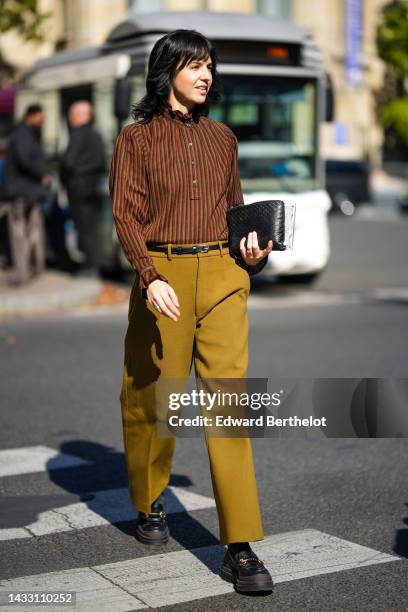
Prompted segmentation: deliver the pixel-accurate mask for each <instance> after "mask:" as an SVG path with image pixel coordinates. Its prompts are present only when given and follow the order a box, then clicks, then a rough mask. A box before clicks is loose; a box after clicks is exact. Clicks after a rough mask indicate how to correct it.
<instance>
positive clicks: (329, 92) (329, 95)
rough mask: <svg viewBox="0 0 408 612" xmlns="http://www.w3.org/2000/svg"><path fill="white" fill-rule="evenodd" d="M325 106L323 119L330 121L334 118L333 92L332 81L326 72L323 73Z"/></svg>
mask: <svg viewBox="0 0 408 612" xmlns="http://www.w3.org/2000/svg"><path fill="white" fill-rule="evenodd" d="M324 89H325V98H326V100H325V108H326V114H325V118H324V120H325V121H327V122H329V123H330V122H331V121H333V120H334V93H333V83H332V80H331V78H330V75H329V74H328V73H327V72H326V74H325V88H324Z"/></svg>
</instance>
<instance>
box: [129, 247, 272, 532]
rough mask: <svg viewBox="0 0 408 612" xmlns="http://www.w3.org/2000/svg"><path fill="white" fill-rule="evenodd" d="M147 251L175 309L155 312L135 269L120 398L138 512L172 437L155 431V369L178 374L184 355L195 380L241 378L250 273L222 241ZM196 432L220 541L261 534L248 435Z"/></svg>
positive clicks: (163, 479) (163, 473) (161, 483)
mask: <svg viewBox="0 0 408 612" xmlns="http://www.w3.org/2000/svg"><path fill="white" fill-rule="evenodd" d="M207 244H214V243H207ZM149 254H150V255H151V256H152V257H153V261H154V264H155V266H156V268H157V269H158V271H159V272H160V273H161V274H163V275H164V276H166V278H168V280H169V283H170V285H171V286H172V287H173V289H174V290H175V292H176V294H177V297H178V300H179V304H180V313H181V314H180V318H179V319H178V321H173V320H171V319H169V318H168V317H166V316H165V315H163V314H160V313H158V312H157V311H156V310H155V309H154V307H153V306H151V305H150V304H149V302H148V301H147V299H145V298H144V297H143V296H142V294H141V291H140V289H139V288H138V280H139V279H138V277H137V275H136V280H135V283H134V285H133V288H132V292H131V295H130V300H129V313H128V320H129V324H128V329H127V333H126V337H125V359H124V369H123V384H122V389H121V393H120V402H121V407H122V423H123V436H124V446H125V455H126V463H127V469H128V477H129V491H130V496H131V499H132V502H133V504H134V505H135V506H136V508H138V510H139V511H141V512H150V511H151V507H150V506H151V503H152V502H153V501H154V500H155V499H156V498H157V497H158V496H159V495H160V494H161V493H162V491H163V490H164V489H165V488H166V486H167V485H168V483H169V480H170V472H171V466H172V459H173V454H174V450H175V444H176V440H175V438H174V437H173V436H171V437H164V436H159V435H158V432H157V427H156V425H157V412H156V391H157V388H156V386H157V385H158V383H159V382H160V379H161V377H164V378H165V379H178V380H180V379H186V381H187V380H188V378H189V375H190V372H191V367H192V363H193V361H194V368H195V374H196V376H198V377H200V378H201V379H217V378H220V379H221V378H246V376H247V368H248V318H247V299H248V295H249V290H250V280H249V276H248V273H247V272H246V271H245V270H244V269H242V268H241V267H239V266H238V265H237V264H236V262H235V260H234V259H233V258H232V257H231V256H230V255H229V251H228V247H227V248H225V247H224V248H222V247H221V246H220V248H219V249H217V250H212V251H208V252H207V253H197V254H193V255H189V254H187V255H174V254H170V253H158V252H155V251H149ZM207 414H208V413H207ZM204 431H206V428H204ZM205 440H206V446H207V450H208V456H209V463H210V473H211V480H212V485H213V491H214V498H215V502H216V508H217V513H218V519H219V533H220V543H221V544H228V543H232V542H241V541H256V540H262V539H263V538H264V534H263V528H262V519H261V513H260V508H259V502H258V495H257V486H256V478H255V472H254V465H253V455H252V446H251V440H250V438H248V437H217V436H208V435H207V434H206V435H205Z"/></svg>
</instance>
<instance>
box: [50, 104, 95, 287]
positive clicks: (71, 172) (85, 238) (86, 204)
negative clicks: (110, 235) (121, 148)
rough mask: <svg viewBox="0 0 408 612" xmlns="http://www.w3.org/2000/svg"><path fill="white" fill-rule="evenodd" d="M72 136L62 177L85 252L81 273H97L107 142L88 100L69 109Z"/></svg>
mask: <svg viewBox="0 0 408 612" xmlns="http://www.w3.org/2000/svg"><path fill="white" fill-rule="evenodd" d="M68 123H69V128H70V139H69V143H68V147H67V149H66V151H65V152H64V154H63V155H62V156H61V159H60V179H61V182H62V184H63V185H64V187H65V189H66V191H67V195H68V201H69V206H70V210H71V214H72V218H73V221H74V223H75V228H76V231H77V234H78V246H79V248H80V250H81V251H83V253H84V255H85V261H84V263H83V265H82V267H81V269H80V270H79V272H78V274H79V275H81V276H98V262H99V256H98V246H99V245H98V235H97V220H98V214H99V211H100V209H101V206H102V198H101V194H100V190H99V184H100V180H101V176H102V175H103V173H104V172H105V171H106V154H105V145H104V142H103V139H102V137H101V135H100V134H99V132H98V131H97V130H96V129H95V128H94V127H93V109H92V105H91V103H90V102H88V101H87V100H78V101H77V102H74V103H73V104H71V106H70V107H69V109H68Z"/></svg>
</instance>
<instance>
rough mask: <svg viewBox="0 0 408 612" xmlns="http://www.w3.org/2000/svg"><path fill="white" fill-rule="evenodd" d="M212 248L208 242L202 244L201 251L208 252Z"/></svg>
mask: <svg viewBox="0 0 408 612" xmlns="http://www.w3.org/2000/svg"><path fill="white" fill-rule="evenodd" d="M209 250H210V246H209V245H208V244H201V245H200V252H201V253H207V252H208V251H209Z"/></svg>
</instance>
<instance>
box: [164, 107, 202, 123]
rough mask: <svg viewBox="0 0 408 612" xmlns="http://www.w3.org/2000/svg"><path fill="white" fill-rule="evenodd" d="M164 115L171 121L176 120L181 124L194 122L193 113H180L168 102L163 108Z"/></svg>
mask: <svg viewBox="0 0 408 612" xmlns="http://www.w3.org/2000/svg"><path fill="white" fill-rule="evenodd" d="M163 110H164V114H165V115H166V116H167V117H171V118H172V119H177V120H179V121H182V122H183V123H192V122H193V121H194V117H193V111H191V112H190V113H182V112H181V111H180V110H176V109H174V108H173V107H172V106H171V104H169V103H168V102H167V103H166V105H165V106H164V109H163Z"/></svg>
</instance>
